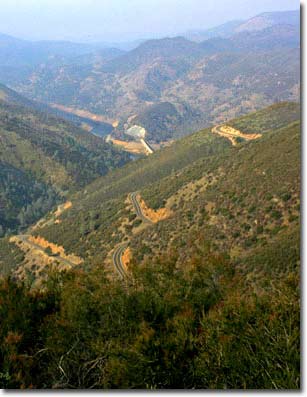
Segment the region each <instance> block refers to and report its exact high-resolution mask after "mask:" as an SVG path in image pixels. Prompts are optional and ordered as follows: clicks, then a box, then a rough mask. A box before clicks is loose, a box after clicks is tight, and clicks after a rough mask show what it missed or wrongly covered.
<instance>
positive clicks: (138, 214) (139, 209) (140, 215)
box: [129, 192, 154, 224]
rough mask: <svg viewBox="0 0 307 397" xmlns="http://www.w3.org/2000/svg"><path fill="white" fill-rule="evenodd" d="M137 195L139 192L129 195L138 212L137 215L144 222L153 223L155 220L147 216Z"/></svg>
mask: <svg viewBox="0 0 307 397" xmlns="http://www.w3.org/2000/svg"><path fill="white" fill-rule="evenodd" d="M136 196H137V192H134V193H130V195H129V197H130V200H131V203H132V205H133V208H134V210H135V212H136V215H137V216H138V217H139V218H140V219H141V220H142V221H143V222H146V223H151V224H153V223H154V222H153V221H152V220H151V219H149V218H147V216H145V215H144V214H143V212H142V208H141V206H140V203H139V202H138V199H137V197H136Z"/></svg>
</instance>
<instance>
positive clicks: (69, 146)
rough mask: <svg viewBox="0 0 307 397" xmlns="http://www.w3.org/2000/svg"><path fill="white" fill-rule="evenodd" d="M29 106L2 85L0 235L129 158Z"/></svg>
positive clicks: (93, 137) (16, 228)
mask: <svg viewBox="0 0 307 397" xmlns="http://www.w3.org/2000/svg"><path fill="white" fill-rule="evenodd" d="M29 106H32V103H31V102H30V101H27V100H26V99H24V100H23V98H22V97H20V96H18V95H17V94H14V92H13V91H11V90H7V89H6V88H5V87H2V90H1V100H0V163H1V170H0V197H1V206H0V220H1V222H0V223H1V230H0V231H1V235H3V234H4V233H9V232H14V231H16V230H18V229H23V228H25V227H26V226H28V225H30V224H31V223H33V222H34V221H36V220H38V219H39V218H41V217H42V216H43V215H44V214H46V212H48V211H50V210H51V209H52V207H53V206H54V205H55V204H56V203H57V202H59V201H60V200H63V197H64V196H65V195H66V194H67V193H68V192H71V191H75V190H77V189H79V188H81V187H83V186H85V185H86V184H87V183H89V182H91V181H92V180H94V179H95V178H96V177H98V176H101V175H104V174H106V173H107V171H109V170H110V169H113V168H116V167H118V166H122V165H123V164H125V163H126V162H127V161H128V160H129V157H128V155H127V154H124V153H122V152H119V151H117V150H116V149H113V148H112V147H111V146H109V145H107V144H106V143H104V141H103V140H102V139H101V138H98V137H96V136H94V135H92V134H91V133H88V132H86V131H84V130H82V129H79V128H77V127H75V126H74V125H73V124H69V123H68V122H66V121H64V120H63V119H59V118H56V117H54V116H52V115H50V114H48V113H43V112H39V111H37V110H35V108H32V107H29Z"/></svg>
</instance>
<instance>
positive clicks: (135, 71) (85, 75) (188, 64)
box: [0, 11, 300, 142]
mask: <svg viewBox="0 0 307 397" xmlns="http://www.w3.org/2000/svg"><path fill="white" fill-rule="evenodd" d="M298 17H299V12H297V11H294V12H290V13H287V12H283V13H265V14H261V15H260V16H257V17H255V18H256V21H259V20H261V21H266V22H265V23H262V25H261V29H260V25H259V24H258V27H259V29H254V28H255V23H254V22H253V23H252V26H253V29H250V30H248V29H249V28H248V24H247V22H244V24H245V26H246V27H245V28H246V29H247V30H244V31H242V29H239V26H241V25H242V23H241V25H239V24H238V21H237V22H236V23H234V24H230V25H227V26H228V27H227V29H228V33H227V34H225V35H223V34H222V35H221V36H217V37H212V38H210V39H207V40H204V41H201V42H193V41H191V40H188V39H187V38H185V37H182V36H178V37H173V38H164V39H155V40H148V41H146V42H143V43H141V44H140V45H139V46H138V47H137V48H135V49H133V50H131V51H128V52H122V51H120V50H116V49H105V50H100V51H94V52H92V53H90V54H83V55H79V56H77V57H73V58H71V57H68V58H67V57H66V58H65V59H57V58H54V59H49V60H48V61H47V62H44V63H41V64H39V65H38V66H36V67H33V68H28V67H20V68H18V65H17V66H16V67H14V68H12V67H9V68H8V67H6V68H5V67H2V68H1V63H0V73H1V77H2V81H3V82H5V83H6V84H8V85H9V86H11V87H12V88H14V89H16V90H17V91H18V92H21V93H22V94H23V95H25V96H27V97H28V98H32V99H35V100H37V101H39V102H43V103H45V104H50V105H52V106H55V107H56V108H58V109H60V108H61V107H62V108H63V107H66V108H70V109H71V110H72V113H73V112H74V113H79V114H80V111H81V112H82V111H84V110H85V111H88V112H91V113H92V114H95V115H99V116H102V117H104V118H105V119H107V120H110V119H112V120H113V121H114V122H111V124H113V123H114V125H116V126H117V127H115V134H116V131H117V132H118V135H119V136H120V134H122V133H123V132H124V130H125V129H128V128H130V127H131V126H133V123H134V121H133V120H137V121H138V122H140V121H141V120H143V121H145V123H146V125H147V127H148V130H147V133H148V136H147V138H149V139H150V140H152V141H156V142H160V141H162V140H163V139H165V138H167V139H168V140H169V139H173V138H176V137H178V136H180V135H183V134H187V133H190V132H193V131H195V130H198V129H200V128H202V127H204V126H206V125H209V124H212V123H219V122H222V121H225V120H227V119H229V118H233V117H236V116H239V115H240V114H243V113H247V112H249V111H254V110H257V109H259V108H260V107H263V106H265V105H270V104H272V103H274V102H278V101H287V100H290V101H298V100H299V98H300V93H299V92H300V65H299V63H300V62H299V61H300V26H299V23H298V22H299V18H298ZM259 18H260V19H259ZM252 20H253V18H251V21H252ZM281 22H282V23H281ZM284 22H287V23H284ZM246 24H247V25H246ZM242 26H243V25H242ZM230 27H231V29H232V30H231V29H230ZM224 28H225V26H224ZM245 28H244V29H245ZM225 29H226V28H225ZM218 31H219V32H221V31H223V29H218ZM224 32H225V30H224ZM211 33H212V32H211ZM211 33H210V34H211ZM211 36H212V35H211ZM0 53H1V50H0ZM0 58H1V54H0ZM72 113H71V114H72ZM63 116H65V117H66V115H65V113H64V114H63ZM70 117H75V116H70ZM72 120H76V121H77V122H78V123H79V122H82V120H80V119H77V118H74V119H72ZM155 120H159V121H158V123H155ZM112 128H113V127H112V126H110V125H106V126H105V128H104V127H103V126H102V131H103V132H102V133H101V134H102V135H104V134H105V133H106V132H107V133H108V131H112ZM98 129H99V126H98ZM98 129H96V131H97V132H98V134H99V131H98Z"/></svg>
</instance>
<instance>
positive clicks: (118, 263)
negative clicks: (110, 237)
mask: <svg viewBox="0 0 307 397" xmlns="http://www.w3.org/2000/svg"><path fill="white" fill-rule="evenodd" d="M127 247H128V243H123V244H121V245H120V246H119V247H117V248H116V249H115V251H114V254H113V264H114V266H115V269H116V270H117V272H118V274H119V275H120V277H121V278H122V279H124V278H125V277H127V273H126V270H125V267H124V264H123V261H122V256H123V253H124V251H125V250H126V248H127Z"/></svg>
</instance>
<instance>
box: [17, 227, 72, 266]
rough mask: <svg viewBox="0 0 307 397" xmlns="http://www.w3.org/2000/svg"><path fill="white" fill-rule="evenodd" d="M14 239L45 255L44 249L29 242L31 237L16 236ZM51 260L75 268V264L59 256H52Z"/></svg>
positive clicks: (24, 235)
mask: <svg viewBox="0 0 307 397" xmlns="http://www.w3.org/2000/svg"><path fill="white" fill-rule="evenodd" d="M16 237H17V238H18V239H19V240H20V241H22V242H23V243H26V244H28V245H30V246H31V247H33V248H35V249H37V250H39V251H42V252H44V253H46V251H45V248H43V247H41V246H40V245H38V244H35V243H33V242H32V241H30V240H29V237H31V236H29V235H26V234H23V235H18V236H16ZM53 258H54V259H55V260H57V261H58V262H60V263H62V264H64V265H68V266H71V267H74V266H76V263H73V262H71V261H69V260H68V259H65V258H62V257H61V256H56V255H55V256H53Z"/></svg>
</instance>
